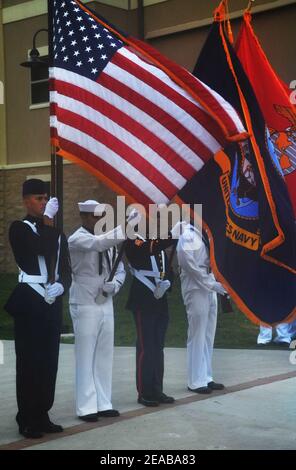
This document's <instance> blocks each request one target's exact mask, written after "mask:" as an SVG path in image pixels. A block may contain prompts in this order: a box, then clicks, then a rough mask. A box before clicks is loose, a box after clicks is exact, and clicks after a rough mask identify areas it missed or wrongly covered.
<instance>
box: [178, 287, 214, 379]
mask: <svg viewBox="0 0 296 470" xmlns="http://www.w3.org/2000/svg"><path fill="white" fill-rule="evenodd" d="M183 299H184V303H185V307H186V311H187V318H188V334H187V377H188V387H190V388H200V387H206V386H207V384H208V383H209V382H211V381H212V380H213V373H212V356H213V345H214V339H215V332H216V325H217V294H216V293H215V292H209V291H207V290H205V289H192V290H190V291H189V292H183Z"/></svg>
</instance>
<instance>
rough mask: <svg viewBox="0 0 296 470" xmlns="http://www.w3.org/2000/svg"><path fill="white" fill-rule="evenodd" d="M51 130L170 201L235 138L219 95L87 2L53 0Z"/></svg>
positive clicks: (145, 196)
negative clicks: (98, 14)
mask: <svg viewBox="0 0 296 470" xmlns="http://www.w3.org/2000/svg"><path fill="white" fill-rule="evenodd" d="M50 3H51V11H50V15H51V17H52V25H51V26H52V44H51V45H52V56H53V57H52V67H51V68H50V90H51V91H50V102H51V117H50V125H51V136H52V143H53V144H54V145H55V146H56V147H57V148H58V153H59V154H60V155H62V156H64V157H66V158H69V159H70V160H72V161H74V162H76V163H78V164H80V165H81V166H83V167H85V168H86V169H88V170H90V171H91V172H93V173H94V174H96V175H97V176H98V177H99V178H101V179H103V180H104V181H105V182H106V183H107V184H109V185H110V186H111V187H112V188H113V189H115V190H116V191H117V192H119V193H121V194H125V195H127V196H129V197H130V199H131V200H133V201H137V202H140V203H142V204H145V205H146V204H149V203H167V202H168V201H169V200H170V199H172V198H173V197H174V196H175V195H176V194H177V193H178V191H179V190H180V189H181V188H182V187H183V186H184V185H185V184H186V182H187V181H188V180H189V179H191V177H192V176H193V175H194V174H195V173H196V172H197V171H198V170H200V168H202V166H203V165H204V164H205V162H207V161H208V160H209V159H210V158H211V157H212V156H213V155H214V154H215V153H216V152H217V151H218V150H220V149H221V147H223V146H224V145H225V143H226V141H227V139H228V140H229V139H230V140H231V139H233V140H235V139H238V140H239V139H242V138H243V137H244V132H245V130H244V127H243V124H242V123H241V121H240V119H239V117H238V115H237V113H236V112H235V111H234V109H233V108H232V107H231V106H230V105H229V103H227V102H226V101H225V100H224V99H223V98H222V97H221V96H220V95H218V94H217V93H216V92H214V91H213V90H211V89H210V88H209V87H207V86H206V85H204V84H203V83H202V82H200V81H199V80H198V79H196V78H195V77H193V75H191V74H190V73H189V72H187V71H186V70H185V69H184V68H182V67H180V66H178V65H177V64H174V63H172V62H170V61H169V60H168V59H166V58H165V57H162V56H160V54H159V53H157V51H155V50H153V49H152V48H151V47H150V46H148V45H146V44H144V43H141V42H140V41H137V40H135V39H131V38H129V37H127V36H124V35H123V34H122V33H119V32H118V31H115V30H114V28H113V27H112V26H110V25H108V24H107V23H105V21H104V20H102V19H101V18H99V17H96V16H95V15H94V14H93V12H92V11H91V10H89V9H87V8H86V7H85V6H84V5H82V4H81V3H80V2H78V1H75V0H65V1H56V0H52V1H51V2H50Z"/></svg>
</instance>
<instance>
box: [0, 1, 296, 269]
mask: <svg viewBox="0 0 296 470" xmlns="http://www.w3.org/2000/svg"><path fill="white" fill-rule="evenodd" d="M4 1H5V4H6V6H7V5H11V3H10V2H9V1H8V0H4ZM0 2H1V0H0ZM18 3H20V1H19V0H15V1H14V4H18ZM107 3H108V2H107V1H106V2H103V3H100V2H92V3H90V5H91V7H92V8H93V9H95V10H96V11H98V12H99V13H100V14H101V15H102V16H105V17H106V18H108V20H109V21H110V22H112V23H113V24H115V25H117V26H118V27H119V28H121V29H123V30H125V31H129V32H130V33H131V34H133V35H136V34H137V30H138V25H137V11H136V10H135V9H133V10H131V11H128V10H127V9H124V8H114V7H112V6H110V5H108V4H107ZM234 3H235V8H236V12H234V13H235V15H234V16H237V11H238V10H242V9H243V8H245V6H246V0H236V2H230V5H231V6H232V5H233V4H234ZM272 3H274V4H277V5H278V4H280V1H279V0H256V3H255V4H256V6H257V7H258V8H261V7H264V6H266V5H268V4H272ZM282 3H289V1H288V0H287V1H285V0H283V1H282ZM132 4H134V2H132ZM147 4H149V6H147V7H146V8H145V34H146V37H147V38H148V39H149V41H150V43H151V44H152V45H153V46H155V47H156V48H157V49H159V50H160V51H161V52H162V53H164V54H165V55H167V56H168V57H170V58H172V59H173V60H175V61H176V62H178V63H179V64H181V65H183V66H185V67H187V68H188V69H189V70H192V68H193V67H194V64H195V61H196V59H197V56H198V54H199V51H200V50H201V48H202V45H203V43H204V41H205V38H206V36H207V34H208V31H209V28H210V23H211V17H212V11H213V10H214V8H215V7H216V6H217V4H218V0H169V1H161V2H159V3H156V2H155V1H151V0H147ZM239 22H240V20H239V19H234V20H233V23H232V24H233V29H234V33H235V34H236V32H237V30H238V26H239ZM253 24H254V29H255V31H256V33H257V35H258V37H259V39H260V41H261V43H262V45H263V48H264V49H265V51H266V53H267V56H268V58H269V60H270V61H271V63H272V64H273V66H274V67H275V69H276V71H277V72H278V73H279V75H280V76H281V77H282V78H283V79H284V80H285V81H286V82H287V83H289V82H290V81H291V80H293V79H296V65H295V62H294V55H295V54H294V48H295V46H294V45H295V44H296V28H295V24H296V2H293V3H291V2H290V4H289V5H288V4H287V5H286V6H282V7H281V8H277V9H276V10H270V11H265V12H262V13H257V14H255V15H254V18H253ZM46 25H47V17H46V15H39V16H35V17H32V18H26V19H23V20H19V21H17V22H8V23H6V24H5V25H4V54H5V92H6V95H5V97H6V123H7V131H6V132H4V131H3V127H4V125H3V124H2V128H1V129H0V136H1V135H3V132H4V133H5V135H7V152H2V154H4V153H5V159H6V160H7V162H6V161H5V162H4V160H3V155H2V160H1V161H0V165H1V164H2V165H3V164H5V163H7V164H8V166H7V165H6V166H5V167H2V170H0V271H14V270H15V263H14V261H13V258H12V255H11V252H10V249H9V246H8V240H7V229H8V227H9V225H10V223H11V222H12V221H13V220H15V219H17V218H20V217H22V216H23V215H24V212H23V208H22V202H21V197H20V191H21V185H22V183H23V181H24V180H25V179H26V177H27V176H28V175H30V176H32V175H44V174H50V167H49V164H48V162H49V160H50V148H49V135H48V132H49V130H48V118H49V109H48V108H44V109H35V110H30V109H29V97H30V94H29V93H30V89H29V72H28V70H26V69H24V68H22V67H20V66H19V63H20V62H22V61H23V60H24V58H25V57H26V55H27V51H28V49H30V48H31V47H32V46H31V45H32V36H33V33H34V32H35V31H37V30H38V29H40V28H42V27H46ZM0 39H1V26H0ZM46 43H47V38H46V35H44V34H43V33H41V34H40V35H39V36H38V42H37V46H44V45H46ZM209 60H210V58H209ZM0 65H1V51H0ZM0 74H1V71H0ZM0 77H1V75H0ZM0 79H1V78H0ZM0 113H1V110H0ZM0 125H1V114H0ZM1 132H2V134H1ZM0 146H1V144H0ZM0 155H1V154H0ZM40 162H41V163H42V162H43V166H40V165H39V164H40ZM28 164H29V166H28ZM32 165H33V166H32ZM34 165H35V166H34ZM44 165H45V166H44ZM85 199H98V200H103V201H107V202H115V194H114V193H112V192H111V191H110V190H108V189H107V188H105V187H104V186H103V185H102V184H101V183H100V182H98V181H97V180H96V179H95V178H94V177H93V176H91V175H89V174H87V173H86V172H85V171H83V170H81V169H80V168H78V167H77V166H74V165H72V164H68V165H64V227H65V231H66V233H67V234H69V233H71V232H72V231H73V230H74V229H75V228H76V227H77V226H78V224H79V216H78V213H77V210H76V203H77V201H79V200H85Z"/></svg>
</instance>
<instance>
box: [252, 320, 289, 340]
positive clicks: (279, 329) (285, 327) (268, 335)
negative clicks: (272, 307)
mask: <svg viewBox="0 0 296 470" xmlns="http://www.w3.org/2000/svg"><path fill="white" fill-rule="evenodd" d="M275 331H276V336H275V338H274V340H273V342H274V343H287V344H290V343H291V341H292V338H293V323H292V324H290V323H280V324H279V325H277V326H276V327H275ZM271 341H272V327H271V326H263V325H260V331H259V335H258V338H257V344H268V343H270V342H271Z"/></svg>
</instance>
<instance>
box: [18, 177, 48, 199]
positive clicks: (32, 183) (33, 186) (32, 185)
mask: <svg viewBox="0 0 296 470" xmlns="http://www.w3.org/2000/svg"><path fill="white" fill-rule="evenodd" d="M45 193H47V189H46V184H45V183H44V181H42V180H38V179H37V178H31V179H29V180H26V181H25V182H24V184H23V197H24V196H28V195H29V194H45Z"/></svg>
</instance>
